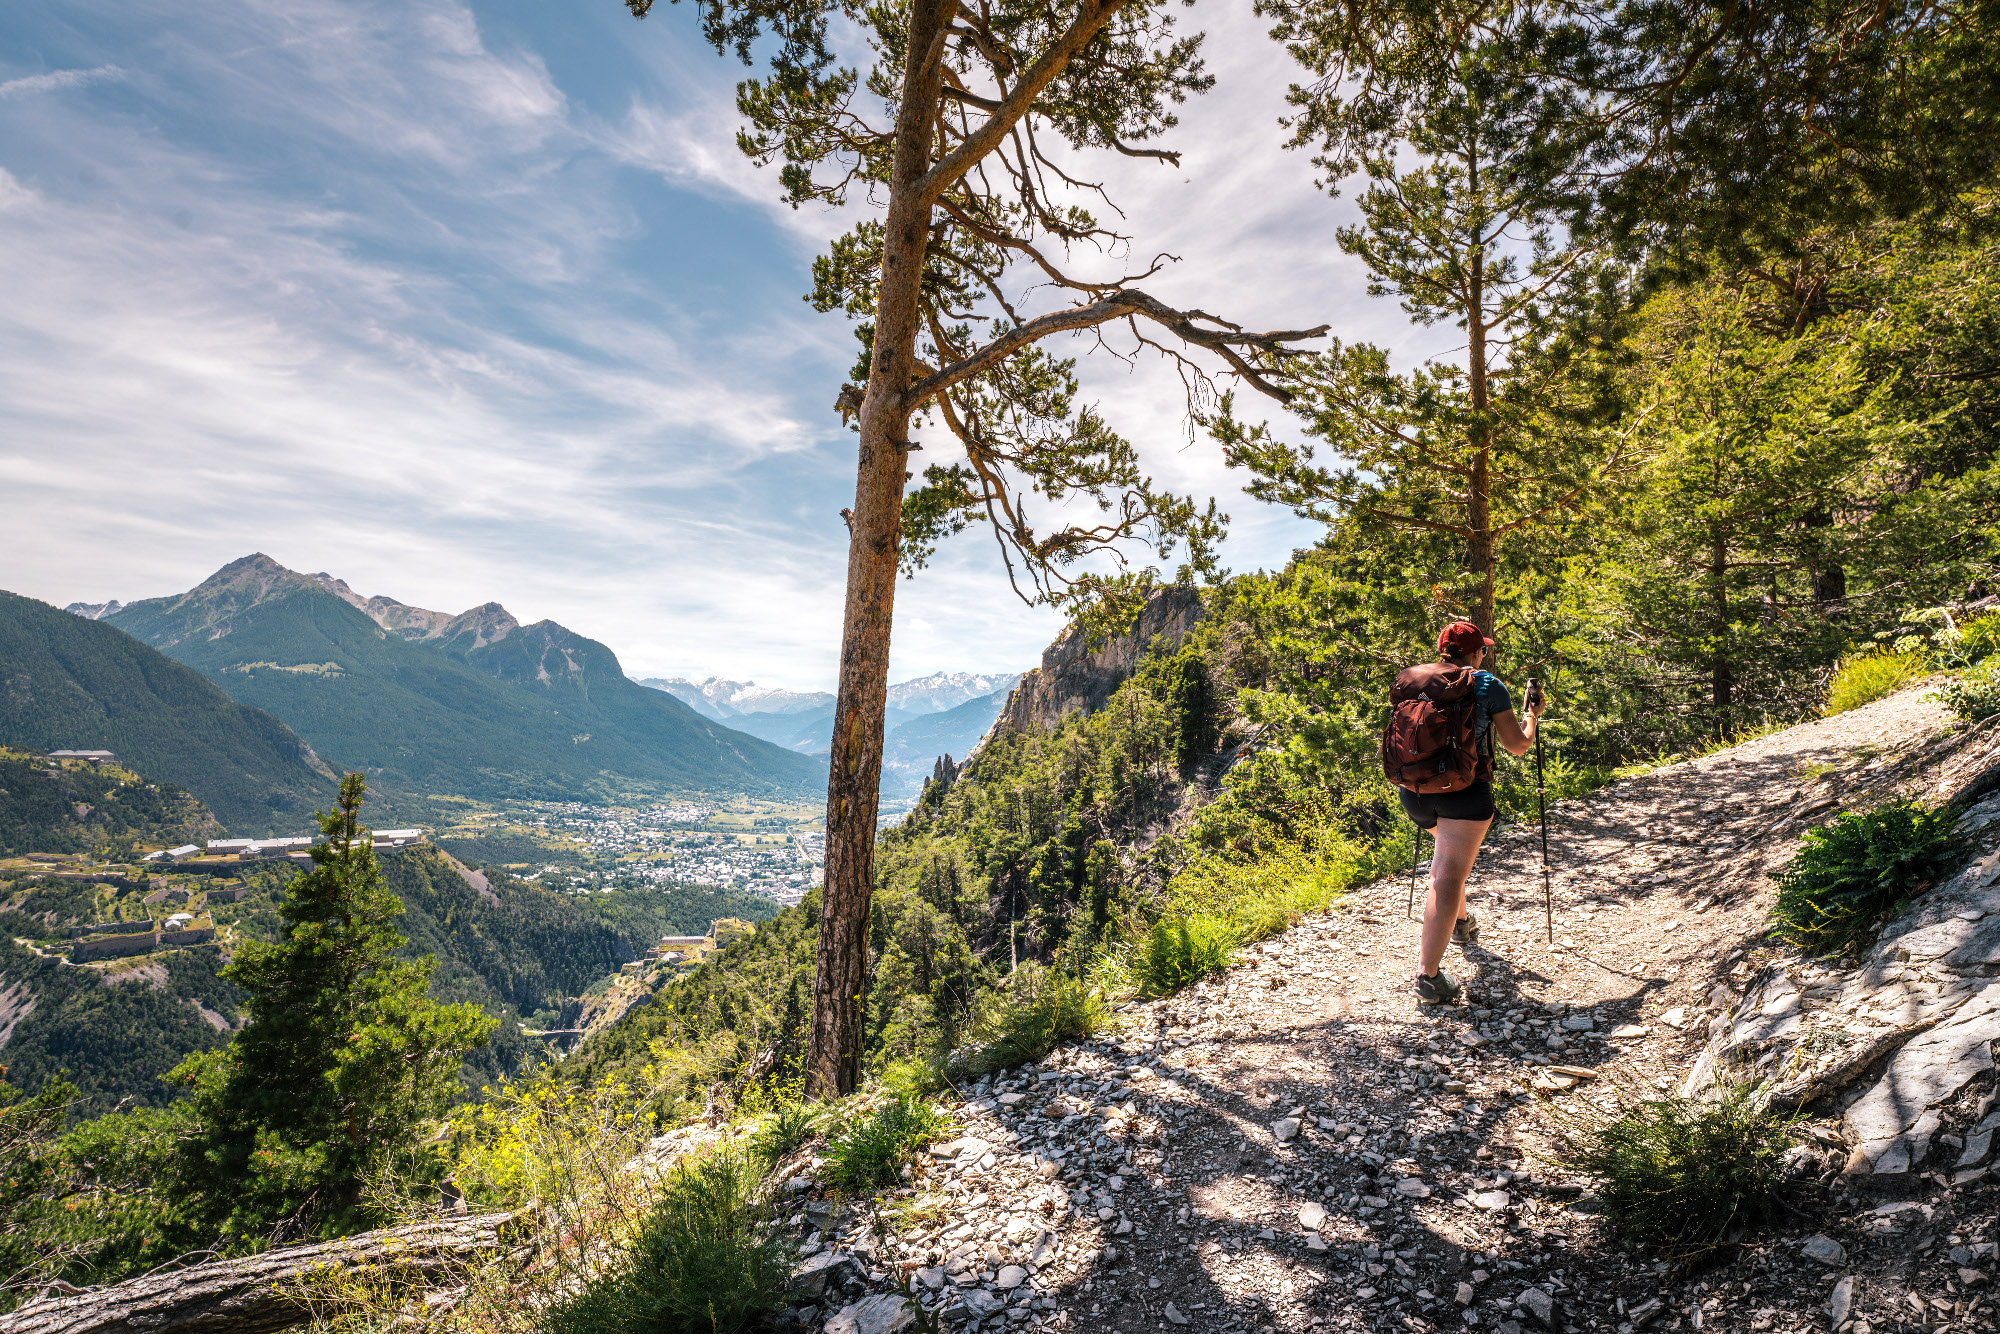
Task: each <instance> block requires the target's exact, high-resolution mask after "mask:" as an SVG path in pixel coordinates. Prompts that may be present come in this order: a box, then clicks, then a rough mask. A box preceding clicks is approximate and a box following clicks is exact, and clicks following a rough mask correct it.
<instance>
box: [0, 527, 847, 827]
mask: <svg viewBox="0 0 2000 1334" xmlns="http://www.w3.org/2000/svg"><path fill="white" fill-rule="evenodd" d="M73 610H74V611H75V612H76V613H77V616H76V617H72V618H71V623H72V624H76V625H82V624H84V621H83V620H82V619H79V618H81V617H91V618H97V619H99V623H100V625H102V626H103V627H105V628H110V627H115V628H116V629H118V630H122V631H125V632H126V633H127V634H130V635H132V636H133V637H135V638H137V639H140V640H143V641H144V642H145V643H146V644H150V645H152V646H153V647H154V648H157V649H159V650H160V651H161V652H162V653H165V654H167V655H168V656H169V657H172V658H174V659H176V660H178V661H179V662H181V663H184V664H186V665H187V666H189V667H192V668H195V669H196V670H197V671H199V672H201V673H202V674H203V675H205V676H207V677H208V678H209V679H210V680H211V681H213V682H214V683H215V684H216V685H217V686H219V687H221V689H222V690H223V691H225V692H227V694H228V695H229V696H230V697H231V698H233V699H235V700H237V701H238V702H239V703H242V704H247V705H251V706H253V707H255V708H258V709H262V710H265V711H266V712H268V713H269V714H271V715H274V716H275V717H276V718H278V719H281V720H282V721H283V722H284V723H286V724H288V725H289V726H290V727H291V728H292V729H293V730H294V731H296V732H297V733H298V734H299V735H300V736H302V737H304V738H305V739H306V740H307V741H308V742H310V743H311V747H312V749H313V750H314V751H316V752H317V753H318V754H319V755H320V756H322V757H324V759H325V760H326V762H327V763H329V764H331V765H333V766H334V767H336V768H339V769H359V770H363V771H365V772H367V773H369V774H370V775H371V776H373V777H374V778H375V779H377V780H378V781H382V782H386V783H387V784H388V785H390V787H391V788H392V789H397V790H401V791H403V792H405V793H408V794H411V795H412V796H415V795H418V794H424V795H458V796H469V797H478V798H487V799H496V798H539V799H550V800H610V799H616V798H619V797H623V796H629V795H637V794H646V793H669V792H671V793H718V794H719V793H723V792H731V791H742V792H750V793H754V794H761V795H796V796H810V795H813V794H816V793H818V792H819V791H820V790H822V787H823V785H824V783H825V768H824V765H823V764H821V763H818V762H815V761H814V760H812V759H811V758H809V757H807V756H805V755H802V754H799V753H798V752H796V751H792V750H788V749H786V748H783V747H780V746H777V745H773V744H771V743H770V742H768V741H765V740H762V739H760V738H758V737H755V736H750V735H746V734H744V733H743V732H741V731H736V730H732V729H731V728H728V727H724V726H721V725H719V724H718V723H717V722H716V721H714V720H713V719H711V718H708V717H703V716H702V715H701V714H699V713H697V712H696V711H695V710H693V709H691V708H689V707H687V706H686V705H684V704H683V703H681V702H680V701H679V700H678V699H676V698H674V697H673V696H672V695H669V694H666V693H664V692H661V691H658V690H649V689H646V688H645V687H643V686H641V685H639V684H638V683H637V682H634V681H632V680H630V679H628V678H627V677H626V676H625V674H624V671H623V670H622V669H621V668H620V667H619V664H618V658H617V656H616V655H615V654H614V653H613V652H612V651H611V650H610V649H609V648H607V647H605V646H604V645H603V644H600V643H598V642H597V641H595V640H592V639H586V638H584V637H583V636H582V635H579V634H577V633H575V632H574V631H571V630H568V629H565V628H564V627H563V626H560V625H558V624H556V623H555V622H553V621H537V622H535V623H534V624H532V625H522V624H521V623H520V622H519V621H517V620H515V619H514V617H512V616H511V615H509V614H508V612H507V610H506V608H504V607H502V606H501V605H500V604H499V603H497V602H489V603H486V604H484V605H482V606H478V607H474V608H472V609H471V610H470V611H465V612H460V613H458V614H456V615H452V614H449V613H445V612H436V611H429V610H426V609H424V608H421V607H412V606H409V605H407V604H405V603H401V602H398V601H396V600H395V599H393V598H386V597H368V598H364V597H362V596H361V595H360V594H358V593H356V592H354V591H353V590H352V589H351V588H349V587H348V586H347V584H346V583H344V582H343V581H341V580H339V579H337V578H334V577H333V576H332V575H330V574H325V573H320V574H311V575H308V574H301V573H298V572H297V571H294V570H289V569H287V568H285V567H284V566H282V565H280V564H278V563H277V562H276V561H274V560H272V559H271V558H270V557H268V556H265V555H262V554H256V555H251V556H245V557H243V558H242V559H241V560H237V561H232V562H231V563H230V564H228V565H225V566H224V567H223V568H222V569H220V570H218V571H216V573H215V574H213V575H211V576H210V577H209V578H208V579H206V580H204V581H202V582H201V583H200V584H199V585H197V586H196V587H194V588H193V589H190V590H189V591H188V592H186V593H182V594H179V595H176V596H171V597H164V598H152V599H149V600H146V601H142V602H130V603H124V604H117V603H105V604H76V605H75V607H74V608H73ZM7 739H9V738H5V737H0V740H7ZM24 740H25V739H24ZM66 744H67V743H66ZM148 772H151V773H157V774H158V775H159V776H161V777H165V778H169V779H172V780H173V781H176V782H181V781H182V780H180V779H179V778H177V777H175V775H173V774H172V773H169V772H166V771H164V770H160V769H157V768H154V769H149V770H148ZM183 785H184V786H188V787H190V788H191V789H192V790H194V791H196V792H197V793H200V789H199V788H198V787H196V786H195V785H194V784H191V783H183ZM211 805H212V806H213V805H214V803H213V802H211ZM217 814H218V815H221V814H222V811H221V810H220V808H219V807H218V808H217ZM223 818H224V819H227V818H228V817H227V816H224V817H223Z"/></svg>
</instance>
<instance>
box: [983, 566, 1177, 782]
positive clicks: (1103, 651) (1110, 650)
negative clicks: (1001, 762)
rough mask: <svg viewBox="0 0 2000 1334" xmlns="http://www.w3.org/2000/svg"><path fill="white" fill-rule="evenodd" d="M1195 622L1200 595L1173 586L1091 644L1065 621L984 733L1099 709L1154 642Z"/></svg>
mask: <svg viewBox="0 0 2000 1334" xmlns="http://www.w3.org/2000/svg"><path fill="white" fill-rule="evenodd" d="M1200 620H1201V595H1200V594H1199V593H1197V592H1196V591H1195V590H1194V589H1192V588H1184V587H1180V586H1178V585H1176V586H1173V587H1170V588H1162V589H1160V590H1159V591H1158V592H1156V593H1154V594H1153V596H1152V597H1150V598H1148V599H1147V601H1146V605H1145V607H1144V608H1143V609H1141V611H1140V612H1139V615H1138V618H1137V619H1136V620H1135V621H1134V622H1133V625H1132V628H1131V629H1130V630H1128V631H1127V632H1126V633H1124V634H1122V635H1118V636H1115V637H1113V638H1110V639H1107V640H1105V641H1104V642H1103V643H1101V644H1099V645H1097V646H1096V647H1095V648H1093V647H1091V646H1090V644H1089V643H1088V641H1087V640H1086V639H1085V638H1084V636H1083V633H1082V632H1081V631H1080V630H1079V629H1078V628H1077V627H1076V626H1075V625H1074V624H1072V625H1070V626H1069V628H1067V629H1065V630H1064V631H1063V632H1062V634H1061V636H1059V637H1058V638H1057V639H1056V641H1055V643H1053V644H1051V645H1049V646H1048V648H1046V649H1044V650H1043V651H1042V665H1041V666H1040V667H1037V668H1035V669H1034V670H1033V671H1030V672H1029V673H1028V674H1027V675H1026V676H1024V677H1022V678H1021V684H1020V685H1018V686H1016V687H1014V690H1013V692H1012V693H1011V694H1009V695H1008V696H1007V703H1006V705H1005V706H1004V707H1003V708H1002V709H1001V710H1000V716H999V717H998V718H996V719H995V720H994V722H993V727H992V729H991V730H990V731H989V732H988V733H987V735H988V736H992V735H993V734H994V733H996V732H998V731H1000V730H1001V729H1002V728H1013V729H1015V730H1017V731H1028V730H1031V729H1033V730H1042V729H1047V728H1050V727H1053V726H1054V725H1055V724H1056V723H1057V722H1059V721H1061V720H1062V718H1063V717H1064V716H1065V715H1067V714H1070V713H1075V712H1077V711H1079V710H1080V711H1082V712H1085V713H1088V712H1090V711H1092V710H1095V709H1097V708H1100V707H1101V706H1102V705H1103V704H1104V701H1105V700H1107V699H1109V698H1111V692H1112V691H1114V690H1116V689H1117V688H1118V687H1119V685H1120V683H1122V682H1123V681H1124V680H1125V678H1126V677H1128V676H1130V675H1131V674H1132V669H1133V668H1134V667H1136V666H1137V665H1138V663H1139V659H1140V658H1142V657H1144V656H1145V653H1146V650H1147V649H1149V648H1151V647H1152V646H1153V644H1154V642H1155V641H1159V642H1160V643H1162V644H1163V645H1164V646H1166V647H1172V646H1173V645H1175V644H1178V643H1179V642H1180V641H1181V639H1182V637H1183V636H1185V635H1186V634H1187V632H1188V631H1189V630H1192V629H1193V628H1194V627H1195V625H1196V624H1197V623H1198V622H1199V621H1200ZM982 744H983V743H982Z"/></svg>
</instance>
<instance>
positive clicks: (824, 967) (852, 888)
mask: <svg viewBox="0 0 2000 1334" xmlns="http://www.w3.org/2000/svg"><path fill="white" fill-rule="evenodd" d="M950 9H951V6H950V3H949V0H946V2H945V3H939V0H918V2H917V3H916V4H915V5H913V7H912V9H911V12H910V23H909V45H908V50H907V52H906V54H905V56H904V67H903V88H904V96H903V103H902V106H901V108H900V110H899V113H898V115H897V119H896V143H895V156H894V165H893V167H892V170H891V175H890V183H889V192H890V193H889V208H888V212H887V215H886V217H885V219H884V223H883V237H882V275H881V285H880V287H879V288H878V289H877V292H876V298H875V341H874V349H873V358H872V360H871V362H870V364H869V371H868V387H867V390H866V392H865V393H864V394H863V396H862V400H861V439H860V457H859V459H858V462H857V466H856V469H855V483H854V509H853V511H852V512H851V514H850V515H849V518H848V530H849V533H848V540H847V603H846V614H845V619H844V623H843V625H842V628H841V638H840V689H839V694H838V697H837V699H836V702H835V704H834V711H833V753H832V755H831V757H830V760H829V765H828V773H827V782H826V883H825V886H824V888H823V889H822V891H821V899H820V911H819V943H818V949H817V957H816V960H815V965H816V966H815V968H814V972H813V1006H812V1034H811V1040H810V1042H809V1043H808V1045H807V1049H806V1070H805V1075H806V1091H807V1093H808V1094H809V1095H811V1096H813V1097H817V1098H825V1097H832V1096H835V1095H839V1094H846V1093H852V1092H853V1091H854V1088H855V1085H856V1083H857V1082H858V1081H859V1079H860V1074H861V1003H862V997H863V995H864V994H865V991H866V988H867V981H868V917H869V912H868V910H869V902H870V899H871V898H872V896H873V892H874V881H875V815H876V809H877V806H878V804H879V800H880V791H879V789H880V786H881V781H882V730H883V711H884V709H885V707H886V703H887V697H888V689H889V634H890V630H891V627H892V626H893V624H894V620H895V605H896V557H897V550H898V544H899V540H900V536H901V530H902V510H903V483H904V481H905V466H906V461H907V459H908V447H909V440H908V438H907V435H908V429H909V413H908V411H907V410H906V409H905V408H904V406H903V394H904V391H905V390H906V389H907V388H908V386H909V384H910V382H911V380H912V379H913V378H914V376H913V374H912V372H913V369H914V367H915V362H916V343H917V332H918V319H919V305H918V301H919V297H920V296H921V291H922V289H921V284H922V281H923V268H924V257H925V248H926V242H927V240H928V236H929V230H930V219H931V205H930V203H929V201H928V200H925V199H923V198H921V197H920V195H919V192H918V190H917V188H916V187H917V184H918V182H919V181H921V180H922V179H923V177H924V174H925V172H926V171H927V170H928V169H929V167H930V164H931V126H930V122H929V119H928V114H929V111H930V109H931V108H933V107H934V106H935V105H936V104H937V99H938V84H939V80H940V74H939V69H938V66H937V63H936V62H935V60H932V59H930V53H931V51H932V48H933V46H934V45H935V38H936V36H937V34H938V32H939V30H940V28H941V27H942V26H943V24H944V23H945V21H946V19H947V16H948V14H949V12H950Z"/></svg>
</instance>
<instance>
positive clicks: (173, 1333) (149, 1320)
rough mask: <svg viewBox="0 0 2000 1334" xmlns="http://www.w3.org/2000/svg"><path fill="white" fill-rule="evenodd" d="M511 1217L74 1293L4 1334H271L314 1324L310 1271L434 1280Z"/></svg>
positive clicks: (35, 1305)
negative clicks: (308, 1301) (305, 1282)
mask: <svg viewBox="0 0 2000 1334" xmlns="http://www.w3.org/2000/svg"><path fill="white" fill-rule="evenodd" d="M513 1218H514V1215H513V1214H511V1213H500V1214H479V1215H475V1216H473V1217H470V1218H448V1219H439V1220H437V1221H435V1222H428V1223H411V1224H408V1225H406V1226H403V1227H394V1228H384V1229H382V1230H381V1231H379V1232H363V1233H359V1234H357V1235H355V1236H352V1237H342V1238H340V1239H339V1240H338V1241H321V1242H310V1243H307V1244H305V1245H299V1246H282V1247H279V1248H278V1249H276V1250H270V1251H264V1252H262V1253H261V1254H258V1255H245V1256H240V1257H238V1258H236V1259H234V1260H211V1261H208V1262H207V1263H205V1264H198V1265H191V1266H189V1267H188V1268H186V1269H177V1270H171V1271H166V1272H157V1273H152V1274H148V1275H145V1276H144V1277H142V1278H134V1279H127V1280H126V1281H125V1282H123V1283H113V1284H109V1285H107V1286H105V1287H101V1288H82V1289H71V1290H70V1291H68V1292H66V1293H60V1294H52V1295H50V1296H45V1297H42V1298H40V1299H38V1300H36V1301H32V1302H29V1303H28V1304H27V1305H25V1306H23V1307H21V1308H20V1309H18V1310H16V1311H14V1312H12V1313H11V1314H9V1315H4V1316H0V1334H269V1332H270V1331H273V1330H281V1329H289V1328H291V1327H292V1326H294V1325H302V1324H305V1323H306V1322H307V1321H308V1320H310V1319H311V1318H312V1315H313V1313H312V1311H311V1310H309V1309H308V1308H307V1307H306V1305H305V1304H304V1303H303V1302H302V1301H301V1300H300V1298H299V1296H298V1292H299V1280H300V1279H301V1278H303V1277H305V1276H306V1275H307V1274H308V1273H310V1272H312V1271H314V1270H319V1269H325V1268H329V1267H332V1268H337V1269H340V1270H342V1271H343V1272H344V1273H346V1274H349V1275H355V1274H359V1275H361V1276H364V1277H370V1278H380V1279H384V1280H389V1281H394V1282H404V1283H418V1282H422V1281H424V1280H426V1279H434V1278H438V1277H441V1276H443V1275H444V1274H445V1273H447V1272H448V1271H449V1270H450V1268H451V1267H452V1266H453V1265H454V1264H457V1263H458V1262H460V1261H463V1260H468V1259H471V1258H472V1257H474V1256H476V1255H478V1254H479V1253H480V1252H482V1251H490V1250H492V1249H494V1248H495V1247H496V1246H498V1245H499V1244H500V1242H501V1240H502V1238H503V1236H504V1235H505V1233H506V1229H507V1224H508V1223H510V1222H511V1221H512V1220H513ZM65 1286H67V1285H65Z"/></svg>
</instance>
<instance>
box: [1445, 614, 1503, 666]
mask: <svg viewBox="0 0 2000 1334" xmlns="http://www.w3.org/2000/svg"><path fill="white" fill-rule="evenodd" d="M1492 642H1493V641H1492V640H1490V639H1488V638H1487V637H1486V632H1485V631H1483V630H1481V629H1480V628H1479V627H1478V626H1476V625H1474V624H1473V623H1472V622H1471V621H1453V622H1452V623H1451V624H1450V625H1447V626H1446V627H1445V628H1444V629H1442V630H1440V631H1438V652H1439V653H1443V654H1446V655H1448V656H1450V657H1454V658H1458V657H1463V656H1464V655H1465V654H1467V653H1471V652H1472V651H1474V650H1475V649H1480V648H1485V647H1487V646H1488V645H1490V644H1492Z"/></svg>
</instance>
